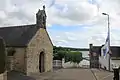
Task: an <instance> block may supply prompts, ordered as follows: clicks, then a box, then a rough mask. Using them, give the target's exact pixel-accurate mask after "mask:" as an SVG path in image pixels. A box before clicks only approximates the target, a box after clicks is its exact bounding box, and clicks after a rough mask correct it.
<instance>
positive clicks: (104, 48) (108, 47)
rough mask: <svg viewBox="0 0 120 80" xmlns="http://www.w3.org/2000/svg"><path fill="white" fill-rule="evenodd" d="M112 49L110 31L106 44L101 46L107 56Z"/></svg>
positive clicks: (103, 53) (102, 51) (103, 54)
mask: <svg viewBox="0 0 120 80" xmlns="http://www.w3.org/2000/svg"><path fill="white" fill-rule="evenodd" d="M109 51H110V37H109V31H108V36H107V38H106V42H105V45H104V46H103V47H102V48H101V53H102V56H104V57H106V54H107V53H108V52H109Z"/></svg>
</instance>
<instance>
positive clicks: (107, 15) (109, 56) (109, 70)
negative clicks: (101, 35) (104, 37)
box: [107, 15, 110, 71]
mask: <svg viewBox="0 0 120 80" xmlns="http://www.w3.org/2000/svg"><path fill="white" fill-rule="evenodd" d="M107 16H108V37H109V43H108V44H109V52H108V55H109V71H110V18H109V15H107Z"/></svg>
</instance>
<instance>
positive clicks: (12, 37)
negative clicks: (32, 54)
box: [0, 24, 40, 47]
mask: <svg viewBox="0 0 120 80" xmlns="http://www.w3.org/2000/svg"><path fill="white" fill-rule="evenodd" d="M39 28H40V27H39ZM39 28H38V27H36V24H32V25H22V26H11V27H1V28H0V36H1V37H2V38H3V39H4V40H5V43H6V46H7V47H25V46H27V44H28V42H29V41H30V40H31V39H32V37H33V36H34V35H35V34H36V32H37V30H38V29H39Z"/></svg>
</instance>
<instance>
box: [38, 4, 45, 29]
mask: <svg viewBox="0 0 120 80" xmlns="http://www.w3.org/2000/svg"><path fill="white" fill-rule="evenodd" d="M46 18H47V16H46V12H45V5H44V6H43V10H40V9H39V10H38V12H37V13H36V25H37V27H40V28H44V29H46Z"/></svg>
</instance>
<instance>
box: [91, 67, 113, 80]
mask: <svg viewBox="0 0 120 80" xmlns="http://www.w3.org/2000/svg"><path fill="white" fill-rule="evenodd" d="M91 70H92V71H93V72H94V74H95V76H96V78H97V80H113V73H112V72H109V71H105V70H102V69H100V70H99V69H91Z"/></svg>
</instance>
